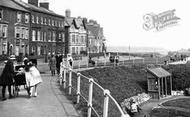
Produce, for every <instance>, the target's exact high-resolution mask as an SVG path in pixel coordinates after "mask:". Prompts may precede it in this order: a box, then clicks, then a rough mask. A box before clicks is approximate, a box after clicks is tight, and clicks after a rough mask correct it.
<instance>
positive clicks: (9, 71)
mask: <svg viewBox="0 0 190 117" xmlns="http://www.w3.org/2000/svg"><path fill="white" fill-rule="evenodd" d="M13 77H14V66H13V62H12V61H10V60H8V62H7V63H6V65H5V67H4V69H3V72H2V74H1V77H0V85H12V84H13Z"/></svg>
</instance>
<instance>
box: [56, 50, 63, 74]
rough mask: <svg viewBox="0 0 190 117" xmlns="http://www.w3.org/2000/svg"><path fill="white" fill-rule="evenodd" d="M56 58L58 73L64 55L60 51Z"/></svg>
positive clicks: (58, 72)
mask: <svg viewBox="0 0 190 117" xmlns="http://www.w3.org/2000/svg"><path fill="white" fill-rule="evenodd" d="M55 58H56V70H57V75H59V74H60V63H61V62H62V55H61V54H60V53H59V52H58V53H57V56H56V57H55Z"/></svg>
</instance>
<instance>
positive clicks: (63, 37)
mask: <svg viewBox="0 0 190 117" xmlns="http://www.w3.org/2000/svg"><path fill="white" fill-rule="evenodd" d="M62 41H63V42H65V34H64V33H62Z"/></svg>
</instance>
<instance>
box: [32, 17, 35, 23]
mask: <svg viewBox="0 0 190 117" xmlns="http://www.w3.org/2000/svg"><path fill="white" fill-rule="evenodd" d="M32 23H35V21H34V15H32Z"/></svg>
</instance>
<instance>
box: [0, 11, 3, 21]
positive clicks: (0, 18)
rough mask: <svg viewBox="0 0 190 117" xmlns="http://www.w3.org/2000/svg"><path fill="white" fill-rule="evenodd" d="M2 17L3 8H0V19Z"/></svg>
mask: <svg viewBox="0 0 190 117" xmlns="http://www.w3.org/2000/svg"><path fill="white" fill-rule="evenodd" d="M2 19H3V9H0V20H2Z"/></svg>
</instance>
